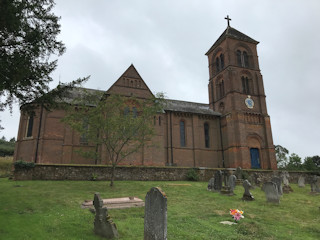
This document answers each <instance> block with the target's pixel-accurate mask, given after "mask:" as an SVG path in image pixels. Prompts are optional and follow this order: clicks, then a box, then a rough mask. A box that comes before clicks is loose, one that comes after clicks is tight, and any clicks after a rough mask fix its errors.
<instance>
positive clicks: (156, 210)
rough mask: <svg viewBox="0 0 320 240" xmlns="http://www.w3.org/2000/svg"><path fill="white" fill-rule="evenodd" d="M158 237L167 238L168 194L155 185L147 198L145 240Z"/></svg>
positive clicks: (160, 239)
mask: <svg viewBox="0 0 320 240" xmlns="http://www.w3.org/2000/svg"><path fill="white" fill-rule="evenodd" d="M158 239H159V240H166V239H167V196H166V195H165V193H164V192H162V191H161V189H160V188H155V187H153V188H151V189H150V191H149V192H148V193H147V195H146V200H145V212H144V240H158Z"/></svg>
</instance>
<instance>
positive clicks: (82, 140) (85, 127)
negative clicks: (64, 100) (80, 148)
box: [80, 117, 89, 145]
mask: <svg viewBox="0 0 320 240" xmlns="http://www.w3.org/2000/svg"><path fill="white" fill-rule="evenodd" d="M82 128H83V132H82V134H81V136H80V144H83V145H88V131H89V119H88V118H87V117H85V118H84V119H82Z"/></svg>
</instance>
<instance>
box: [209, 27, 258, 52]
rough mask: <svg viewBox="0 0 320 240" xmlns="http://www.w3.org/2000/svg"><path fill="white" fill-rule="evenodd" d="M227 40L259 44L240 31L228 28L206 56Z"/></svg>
mask: <svg viewBox="0 0 320 240" xmlns="http://www.w3.org/2000/svg"><path fill="white" fill-rule="evenodd" d="M226 38H233V39H236V40H241V41H245V42H249V43H254V44H258V43H259V42H258V41H256V40H254V39H253V38H251V37H249V36H247V35H245V34H244V33H242V32H240V31H238V30H237V29H235V28H233V27H230V26H228V27H227V28H226V30H224V32H223V33H222V34H221V35H220V37H219V38H218V40H217V41H215V43H214V44H213V45H212V47H211V48H210V49H209V50H208V51H207V53H206V54H205V55H208V54H209V53H210V52H211V51H213V49H215V48H216V47H217V46H218V45H219V44H220V43H221V42H222V41H223V40H225V39H226Z"/></svg>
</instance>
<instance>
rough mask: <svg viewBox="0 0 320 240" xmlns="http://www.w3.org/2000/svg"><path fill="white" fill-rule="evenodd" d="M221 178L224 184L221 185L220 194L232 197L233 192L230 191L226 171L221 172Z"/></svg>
mask: <svg viewBox="0 0 320 240" xmlns="http://www.w3.org/2000/svg"><path fill="white" fill-rule="evenodd" d="M222 176H223V183H224V184H223V186H222V188H221V191H220V193H221V194H223V195H228V196H232V195H234V193H233V191H231V188H230V184H229V174H228V171H227V170H226V169H225V170H223V173H222Z"/></svg>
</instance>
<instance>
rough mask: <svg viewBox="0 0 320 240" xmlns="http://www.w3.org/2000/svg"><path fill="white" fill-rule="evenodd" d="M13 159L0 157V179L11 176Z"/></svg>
mask: <svg viewBox="0 0 320 240" xmlns="http://www.w3.org/2000/svg"><path fill="white" fill-rule="evenodd" d="M12 162H13V157H0V178H2V177H9V176H10V175H11V169H12Z"/></svg>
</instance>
